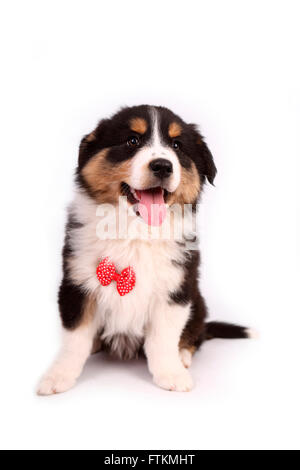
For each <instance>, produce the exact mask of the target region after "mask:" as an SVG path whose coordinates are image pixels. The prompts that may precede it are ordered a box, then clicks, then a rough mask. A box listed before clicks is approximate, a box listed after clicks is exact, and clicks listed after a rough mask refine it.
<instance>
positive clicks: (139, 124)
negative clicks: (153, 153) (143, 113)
mask: <svg viewBox="0 0 300 470" xmlns="http://www.w3.org/2000/svg"><path fill="white" fill-rule="evenodd" d="M129 125H130V129H131V130H132V131H133V132H137V133H138V134H145V132H146V130H147V122H146V121H145V119H143V118H133V119H131V120H130V123H129Z"/></svg>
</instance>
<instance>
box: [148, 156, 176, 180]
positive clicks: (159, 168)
mask: <svg viewBox="0 0 300 470" xmlns="http://www.w3.org/2000/svg"><path fill="white" fill-rule="evenodd" d="M149 167H150V169H151V170H152V171H153V173H154V174H155V176H157V177H158V178H168V177H169V176H170V175H171V174H172V173H173V165H172V162H170V160H166V159H165V158H156V159H155V160H152V162H150V164H149Z"/></svg>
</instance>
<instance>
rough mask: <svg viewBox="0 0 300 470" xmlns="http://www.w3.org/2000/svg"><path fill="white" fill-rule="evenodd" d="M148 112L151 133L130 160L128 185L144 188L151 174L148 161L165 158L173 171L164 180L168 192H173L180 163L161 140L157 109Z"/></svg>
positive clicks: (177, 182) (177, 178)
mask: <svg viewBox="0 0 300 470" xmlns="http://www.w3.org/2000/svg"><path fill="white" fill-rule="evenodd" d="M150 113H151V121H152V126H151V127H152V134H151V137H150V141H149V143H148V144H146V145H145V146H144V147H143V148H141V150H139V151H138V152H137V153H136V154H135V156H134V158H133V160H132V174H131V178H130V186H131V187H133V188H135V189H144V186H143V185H144V182H145V181H146V180H147V177H148V176H151V175H150V169H149V163H150V162H151V161H152V160H155V159H156V158H165V159H166V160H169V161H170V162H171V163H172V165H173V173H172V175H171V176H170V177H169V178H168V180H166V189H168V191H169V192H174V191H175V190H176V189H177V187H178V185H179V183H180V177H181V167H180V163H179V160H178V157H177V155H176V153H175V152H174V150H173V149H172V148H171V147H170V146H168V145H167V144H165V143H164V142H163V140H162V137H161V134H160V129H159V114H158V111H157V109H155V108H151V109H150Z"/></svg>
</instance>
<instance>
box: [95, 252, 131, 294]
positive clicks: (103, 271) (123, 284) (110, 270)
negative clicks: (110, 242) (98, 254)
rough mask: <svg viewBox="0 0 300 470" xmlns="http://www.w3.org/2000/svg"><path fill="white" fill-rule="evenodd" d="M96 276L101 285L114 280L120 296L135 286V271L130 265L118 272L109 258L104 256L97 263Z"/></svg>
mask: <svg viewBox="0 0 300 470" xmlns="http://www.w3.org/2000/svg"><path fill="white" fill-rule="evenodd" d="M97 278H98V281H99V282H100V284H101V285H102V286H108V285H109V284H110V283H111V281H116V283H117V291H118V292H119V294H120V295H121V296H123V295H126V294H128V293H129V292H130V291H132V289H133V288H134V286H135V272H134V270H133V269H132V267H131V266H128V268H125V269H123V271H122V272H121V274H118V273H117V271H116V268H115V265H114V264H113V263H112V262H111V261H109V258H104V259H103V260H102V261H101V263H100V264H99V265H98V267H97Z"/></svg>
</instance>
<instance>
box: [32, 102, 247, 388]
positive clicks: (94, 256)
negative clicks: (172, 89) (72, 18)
mask: <svg viewBox="0 0 300 470" xmlns="http://www.w3.org/2000/svg"><path fill="white" fill-rule="evenodd" d="M215 176H216V167H215V164H214V161H213V157H212V155H211V152H210V151H209V149H208V147H207V145H206V143H205V142H204V140H203V138H202V136H201V135H200V133H199V132H198V131H197V129H196V126H195V125H192V124H186V123H185V122H184V121H183V120H182V119H181V118H180V117H179V116H177V115H176V114H174V113H173V112H171V111H170V110H168V109H166V108H163V107H156V106H147V105H143V106H136V107H131V108H125V109H122V110H121V111H119V112H118V113H117V114H115V115H114V116H113V117H112V118H110V119H104V120H102V121H100V123H99V124H98V126H97V127H96V129H95V130H94V131H93V132H91V133H90V134H88V135H86V136H85V137H84V138H83V139H82V141H81V144H80V148H79V159H78V167H77V170H76V193H75V198H74V201H73V203H72V205H71V206H70V208H69V217H68V223H67V226H66V237H65V245H64V249H63V280H62V283H61V286H60V289H59V295H58V304H59V310H60V315H61V320H62V324H63V344H62V348H61V351H60V353H59V355H58V357H57V359H56V360H55V362H54V363H53V365H52V367H51V368H50V369H49V370H48V372H47V373H46V374H45V375H44V377H43V378H42V380H41V381H40V384H39V386H38V393H39V394H40V395H51V394H55V393H60V392H65V391H67V390H69V389H70V388H71V387H73V386H74V384H75V382H76V380H77V379H78V377H79V376H80V374H81V372H82V369H83V366H84V364H85V362H86V360H87V358H88V357H89V355H90V354H91V353H94V352H97V351H102V350H103V351H108V352H110V353H112V354H114V355H117V356H119V357H120V358H123V359H130V358H133V357H137V356H139V355H145V356H146V358H147V362H148V367H149V371H150V373H151V374H152V376H153V380H154V383H155V384H156V385H158V386H159V387H161V388H163V389H166V390H176V391H189V390H191V389H192V387H193V380H192V377H191V375H190V372H189V371H188V368H189V366H190V365H191V361H192V356H193V354H194V352H195V351H196V350H197V349H198V348H199V346H200V345H201V343H202V342H203V341H204V340H207V339H212V338H215V337H219V338H246V337H248V336H249V332H248V330H247V329H246V328H243V327H240V326H236V325H231V324H225V323H219V322H209V323H206V322H205V319H206V316H207V310H206V306H205V302H204V300H203V297H202V296H201V293H200V291H199V285H198V267H199V252H198V249H197V243H196V240H195V221H196V213H197V203H198V201H199V198H200V195H201V191H202V189H203V186H204V184H205V183H206V181H208V182H209V183H211V184H213V181H214V178H215ZM187 221H189V223H188V224H187V223H186V222H187Z"/></svg>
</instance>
